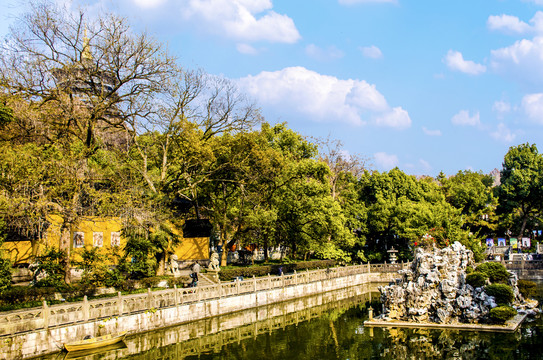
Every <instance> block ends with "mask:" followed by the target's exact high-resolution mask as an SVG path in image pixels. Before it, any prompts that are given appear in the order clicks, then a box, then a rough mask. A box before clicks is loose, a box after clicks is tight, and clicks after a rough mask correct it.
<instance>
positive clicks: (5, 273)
mask: <svg viewBox="0 0 543 360" xmlns="http://www.w3.org/2000/svg"><path fill="white" fill-rule="evenodd" d="M0 245H1V244H0ZM10 286H11V262H10V261H9V260H8V259H5V258H3V257H2V256H0V293H2V292H3V291H6V290H7V289H9V287H10Z"/></svg>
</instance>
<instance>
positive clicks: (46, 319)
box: [42, 300, 50, 329]
mask: <svg viewBox="0 0 543 360" xmlns="http://www.w3.org/2000/svg"><path fill="white" fill-rule="evenodd" d="M49 315H50V310H49V306H47V301H45V300H43V310H42V318H43V327H44V328H46V329H47V328H49Z"/></svg>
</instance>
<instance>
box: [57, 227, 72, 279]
mask: <svg viewBox="0 0 543 360" xmlns="http://www.w3.org/2000/svg"><path fill="white" fill-rule="evenodd" d="M70 228H71V226H70V224H68V223H66V222H64V223H62V226H61V228H60V244H59V249H60V250H62V251H64V254H65V256H66V262H65V265H64V282H66V284H70V283H71V282H72V276H71V271H70V270H71V269H70V267H71V261H70V255H71V254H70V250H71V236H70V235H71V231H70Z"/></svg>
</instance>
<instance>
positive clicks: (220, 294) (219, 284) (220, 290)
mask: <svg viewBox="0 0 543 360" xmlns="http://www.w3.org/2000/svg"><path fill="white" fill-rule="evenodd" d="M217 286H218V287H219V299H221V298H222V284H221V279H219V282H217Z"/></svg>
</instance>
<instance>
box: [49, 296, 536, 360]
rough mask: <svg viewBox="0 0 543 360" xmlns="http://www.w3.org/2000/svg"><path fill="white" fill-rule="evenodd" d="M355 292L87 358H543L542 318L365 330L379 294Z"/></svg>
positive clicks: (187, 329)
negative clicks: (485, 327)
mask: <svg viewBox="0 0 543 360" xmlns="http://www.w3.org/2000/svg"><path fill="white" fill-rule="evenodd" d="M353 295H354V296H353V297H351V298H344V299H343V300H340V301H329V299H326V300H327V301H325V299H324V298H322V299H321V300H319V304H320V305H318V306H315V307H311V308H304V309H303V310H301V311H297V312H291V313H287V312H286V310H285V309H286V307H287V306H288V304H289V303H283V304H277V308H274V307H263V308H260V309H258V310H248V311H246V312H242V313H239V314H233V315H230V317H235V316H237V317H238V318H246V319H251V316H253V317H254V315H255V311H256V312H258V313H259V314H263V313H266V312H267V313H270V314H271V313H274V314H276V315H279V314H277V309H279V311H278V312H279V313H283V314H284V315H279V316H275V317H271V318H267V317H265V316H260V315H259V316H258V318H259V319H260V318H261V319H262V320H259V321H256V322H253V321H250V320H249V321H248V322H245V325H243V326H239V327H232V328H226V327H225V325H226V324H228V321H229V319H228V316H226V317H222V318H218V319H217V318H210V319H206V320H202V321H200V322H195V323H191V324H186V325H181V326H179V327H172V328H164V329H158V330H156V331H153V332H150V333H147V334H137V335H135V336H132V337H130V338H128V339H127V340H126V343H127V345H128V347H127V348H126V349H121V350H116V351H114V352H109V353H106V354H104V353H102V354H100V355H94V356H88V357H85V358H84V359H81V360H97V359H131V360H144V359H145V360H147V359H172V360H173V359H186V360H196V359H202V360H208V359H220V360H230V359H232V360H256V359H271V360H275V359H276V360H284V359H301V360H305V359H307V360H314V359H324V360H326V359H342V360H343V359H350V360H354V359H413V360H415V359H416V360H419V359H462V360H464V359H466V360H469V359H514V360H516V359H543V350H542V349H543V346H542V345H543V331H542V329H543V321H542V320H541V319H537V320H534V321H532V322H528V323H525V324H523V325H522V327H521V329H520V330H519V331H517V332H515V333H495V332H467V331H451V330H428V329H401V328H367V327H364V326H363V323H364V320H367V318H368V311H367V307H368V306H369V303H368V300H370V299H372V298H373V299H375V298H376V297H375V296H373V297H371V296H369V294H368V293H363V289H362V290H360V291H359V290H357V291H356V292H354V293H353ZM299 301H302V302H303V303H307V302H308V301H310V300H309V299H305V300H299ZM372 307H373V308H374V309H379V308H380V306H379V304H377V303H373V304H372ZM281 309H283V310H281ZM53 358H55V355H50V356H46V357H43V358H41V359H43V360H45V359H53Z"/></svg>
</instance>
